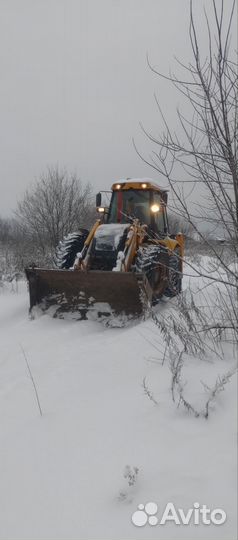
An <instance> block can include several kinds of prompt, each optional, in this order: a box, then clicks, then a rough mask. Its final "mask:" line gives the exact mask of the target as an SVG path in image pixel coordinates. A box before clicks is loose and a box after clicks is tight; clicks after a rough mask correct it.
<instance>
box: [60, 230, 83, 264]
mask: <svg viewBox="0 0 238 540" xmlns="http://www.w3.org/2000/svg"><path fill="white" fill-rule="evenodd" d="M87 236H88V231H87V230H86V229H80V231H78V232H75V233H70V234H68V235H67V236H65V237H64V239H63V240H62V241H61V242H60V243H59V246H58V248H57V250H56V266H57V268H59V269H60V270H63V269H65V270H67V269H68V268H71V267H72V266H73V264H74V261H75V258H76V255H77V253H78V252H80V251H82V249H83V246H84V242H85V240H86V238H87Z"/></svg>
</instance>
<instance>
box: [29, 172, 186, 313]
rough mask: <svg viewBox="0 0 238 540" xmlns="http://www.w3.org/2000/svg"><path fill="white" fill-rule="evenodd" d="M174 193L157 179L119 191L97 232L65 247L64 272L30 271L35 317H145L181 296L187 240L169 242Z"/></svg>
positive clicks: (60, 265)
mask: <svg viewBox="0 0 238 540" xmlns="http://www.w3.org/2000/svg"><path fill="white" fill-rule="evenodd" d="M167 198H168V193H167V191H165V190H163V189H161V188H160V187H159V186H157V185H156V184H155V183H154V182H153V181H152V180H150V179H127V180H122V181H120V182H117V183H114V184H113V185H112V189H111V198H110V204H109V206H108V207H104V206H102V192H100V193H98V194H97V196H96V207H97V211H98V215H99V219H97V221H96V223H95V224H94V225H93V227H92V229H91V230H90V231H87V230H85V229H81V230H79V231H77V232H75V233H74V232H72V233H70V234H69V235H68V236H67V237H66V238H64V239H63V240H62V242H61V243H60V245H59V247H58V250H57V268H54V269H44V268H36V267H34V266H32V267H30V268H27V269H26V270H25V272H26V276H27V279H28V283H29V293H30V310H31V309H32V308H33V307H34V306H35V305H38V304H39V305H40V307H41V308H42V309H43V310H48V309H49V308H51V310H53V314H54V316H63V314H64V313H65V312H72V313H73V314H74V316H75V318H77V319H87V318H90V314H92V313H94V314H95V312H96V313H97V316H98V317H102V316H108V315H110V314H112V315H115V316H117V315H125V316H127V317H129V318H132V317H133V318H136V317H140V316H141V315H142V314H143V312H144V311H145V309H147V308H148V307H150V306H152V305H154V304H156V303H158V301H159V299H160V298H161V297H162V296H163V295H165V296H169V297H172V296H175V295H176V294H178V293H179V292H180V291H181V283H182V272H183V269H182V264H183V263H182V261H183V254H184V238H183V235H182V234H181V233H177V234H176V235H169V232H168V220H167V210H166V207H167Z"/></svg>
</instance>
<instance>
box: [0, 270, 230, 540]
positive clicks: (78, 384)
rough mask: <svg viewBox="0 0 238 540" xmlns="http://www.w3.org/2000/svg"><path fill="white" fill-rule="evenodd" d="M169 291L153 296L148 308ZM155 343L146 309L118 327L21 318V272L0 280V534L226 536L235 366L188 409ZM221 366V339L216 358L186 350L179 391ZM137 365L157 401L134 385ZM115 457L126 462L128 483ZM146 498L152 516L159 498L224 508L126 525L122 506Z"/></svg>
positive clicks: (24, 539) (22, 538)
mask: <svg viewBox="0 0 238 540" xmlns="http://www.w3.org/2000/svg"><path fill="white" fill-rule="evenodd" d="M184 281H185V287H186V279H185V280H184ZM173 302H174V301H167V302H165V303H162V304H161V306H160V308H159V309H160V313H162V314H163V313H164V314H165V315H166V314H168V312H169V310H170V309H172V307H171V306H173ZM24 354H25V355H26V358H27V360H28V362H29V365H30V367H31V370H32V374H33V377H34V380H35V382H36V386H37V390H38V393H39V398H40V403H41V407H42V411H43V416H40V413H39V409H38V406H37V402H36V400H35V395H34V389H33V386H32V382H31V379H30V377H29V373H28V371H27V365H26V361H25V358H24ZM163 354H164V343H163V339H162V336H161V335H160V333H159V330H158V328H156V326H155V324H154V323H153V322H152V321H151V320H146V321H143V322H141V323H140V324H137V325H134V326H131V327H128V328H121V329H116V328H113V329H112V328H111V329H109V328H105V327H104V326H103V325H101V324H99V323H96V322H91V321H83V322H77V321H69V320H60V319H52V318H50V317H49V316H48V315H42V316H40V317H37V318H35V319H34V320H30V319H29V318H28V294H27V290H26V284H25V283H24V282H22V283H19V288H18V291H16V290H15V289H14V287H13V289H12V290H11V286H10V285H8V286H7V285H6V286H4V287H3V289H2V290H1V291H0V451H1V455H0V539H1V540H7V539H9V540H28V539H29V540H61V539H62V540H71V539H72V540H86V539H90V540H91V539H92V540H97V539H101V540H103V539H104V540H114V539H118V540H119V539H124V540H130V539H131V540H132V539H139V540H141V539H142V540H149V539H156V540H164V539H165V540H166V539H170V540H173V539H174V540H175V539H176V540H177V539H178V540H179V539H181V540H182V539H183V540H186V539H189V540H196V539H204V540H215V539H223V540H226V539H227V540H228V539H229V540H235V539H236V527H235V523H236V487H237V486H236V405H237V403H236V397H237V391H236V384H235V383H236V381H235V377H233V378H232V379H231V381H230V383H229V384H228V385H227V386H226V389H225V391H224V392H222V393H220V394H219V396H218V398H217V399H216V401H215V402H214V404H213V407H212V410H211V414H210V416H209V418H208V420H205V419H204V418H195V417H194V416H193V415H189V414H188V412H187V411H186V410H185V409H184V408H183V407H180V408H177V407H176V405H175V404H174V403H173V401H172V399H171V391H170V385H171V371H170V369H169V365H168V362H167V361H165V362H164V363H162V359H163ZM233 366H234V355H233V351H232V347H230V348H229V347H228V349H227V354H226V356H225V358H224V359H216V360H215V359H214V358H212V357H211V360H210V361H201V360H198V359H195V358H189V361H188V359H187V360H186V364H185V374H184V376H185V378H186V380H187V391H188V393H189V396H190V399H191V401H192V402H193V403H194V404H196V405H197V403H198V402H199V400H202V399H203V392H204V388H203V387H202V385H201V383H200V381H201V380H202V381H204V382H205V383H206V384H209V385H213V384H214V382H215V381H216V379H217V376H218V375H223V374H224V373H226V372H227V371H229V369H231V368H232V367H233ZM145 377H146V385H147V387H148V388H149V391H150V393H151V395H152V398H153V399H154V401H156V402H157V404H155V403H154V402H153V400H151V399H149V397H148V396H147V395H145V392H144V389H143V386H142V383H143V379H144V378H145ZM126 466H129V467H130V468H131V472H132V473H133V472H134V468H138V473H137V474H135V482H134V484H133V485H132V486H129V485H128V478H124V472H125V470H128V468H127V469H126ZM132 483H133V480H132ZM148 501H152V502H155V503H157V505H158V516H160V517H161V512H162V510H163V508H164V507H165V505H166V503H168V502H173V503H174V505H175V507H179V508H182V509H183V510H184V512H186V511H187V510H188V509H189V508H193V504H194V503H195V502H198V503H199V504H200V506H202V505H205V504H206V505H207V507H209V508H210V509H214V508H222V509H223V510H224V511H225V512H226V514H227V520H226V522H225V523H224V524H223V525H213V524H210V525H203V524H201V523H200V525H194V524H193V522H191V523H190V524H189V525H176V524H175V523H172V522H171V523H166V524H165V525H157V526H151V525H149V524H146V525H145V526H144V527H136V526H135V525H134V524H133V523H132V520H131V516H132V514H133V512H135V511H136V509H137V506H138V505H139V504H145V503H147V502H148Z"/></svg>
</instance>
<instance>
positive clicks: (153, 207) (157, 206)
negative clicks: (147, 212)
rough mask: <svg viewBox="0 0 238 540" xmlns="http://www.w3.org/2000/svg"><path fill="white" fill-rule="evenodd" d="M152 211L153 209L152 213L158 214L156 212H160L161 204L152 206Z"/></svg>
mask: <svg viewBox="0 0 238 540" xmlns="http://www.w3.org/2000/svg"><path fill="white" fill-rule="evenodd" d="M150 209H151V212H153V214H156V212H159V210H160V206H159V204H152V206H151V207H150Z"/></svg>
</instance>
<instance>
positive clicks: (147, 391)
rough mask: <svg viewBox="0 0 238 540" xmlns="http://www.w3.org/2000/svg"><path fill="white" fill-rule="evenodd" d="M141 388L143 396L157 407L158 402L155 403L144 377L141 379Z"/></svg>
mask: <svg viewBox="0 0 238 540" xmlns="http://www.w3.org/2000/svg"><path fill="white" fill-rule="evenodd" d="M142 387H143V390H144V394H145V395H146V396H147V397H148V398H149V400H150V401H152V402H153V403H154V405H159V403H158V401H156V399H155V397H154V395H153V393H152V392H151V390H150V389H149V387H148V385H147V382H146V377H144V378H143V382H142Z"/></svg>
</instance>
